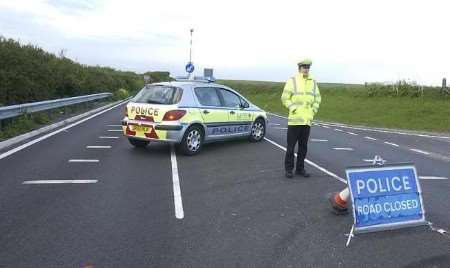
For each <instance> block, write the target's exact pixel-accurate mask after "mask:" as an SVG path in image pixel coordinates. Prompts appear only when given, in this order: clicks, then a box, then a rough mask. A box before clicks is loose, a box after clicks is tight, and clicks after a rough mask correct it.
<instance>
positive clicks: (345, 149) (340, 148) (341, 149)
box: [333, 147, 353, 151]
mask: <svg viewBox="0 0 450 268" xmlns="http://www.w3.org/2000/svg"><path fill="white" fill-rule="evenodd" d="M333 150H336V151H353V148H342V147H334V148H333Z"/></svg>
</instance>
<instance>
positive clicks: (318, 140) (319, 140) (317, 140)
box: [311, 139, 328, 142]
mask: <svg viewBox="0 0 450 268" xmlns="http://www.w3.org/2000/svg"><path fill="white" fill-rule="evenodd" d="M311 141H316V142H326V141H328V140H322V139H311Z"/></svg>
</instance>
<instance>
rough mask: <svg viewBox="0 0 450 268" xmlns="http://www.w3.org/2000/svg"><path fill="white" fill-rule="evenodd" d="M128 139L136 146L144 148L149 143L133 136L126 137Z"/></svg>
mask: <svg viewBox="0 0 450 268" xmlns="http://www.w3.org/2000/svg"><path fill="white" fill-rule="evenodd" d="M128 141H129V142H130V143H131V145H133V146H134V147H136V148H145V147H147V145H148V144H149V143H150V142H149V141H144V140H138V139H133V138H128Z"/></svg>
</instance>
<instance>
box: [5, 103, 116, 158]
mask: <svg viewBox="0 0 450 268" xmlns="http://www.w3.org/2000/svg"><path fill="white" fill-rule="evenodd" d="M124 102H125V101H124ZM124 102H121V103H118V104H117V105H114V106H112V107H110V108H108V109H105V110H103V111H100V112H98V113H96V114H93V115H91V116H89V117H86V118H84V119H81V120H80V121H78V122H75V123H73V124H70V125H68V126H65V127H63V128H60V129H58V130H56V131H53V132H50V133H48V134H46V135H44V136H42V137H39V138H37V139H34V140H31V141H29V142H27V143H25V144H22V145H20V146H18V147H16V148H14V149H11V150H9V151H6V152H4V153H2V154H0V159H3V158H5V157H8V156H10V155H12V154H14V153H17V152H18V151H21V150H23V149H25V148H27V147H29V146H31V145H33V144H35V143H38V142H40V141H42V140H45V139H47V138H49V137H51V136H53V135H56V134H58V133H60V132H63V131H65V130H67V129H69V128H72V127H74V126H77V125H79V124H81V123H83V122H86V121H87V120H89V119H92V118H94V117H96V116H99V115H101V114H103V113H106V112H108V111H110V110H112V109H114V108H116V107H118V106H120V105H122V104H123V103H124Z"/></svg>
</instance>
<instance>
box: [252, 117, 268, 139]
mask: <svg viewBox="0 0 450 268" xmlns="http://www.w3.org/2000/svg"><path fill="white" fill-rule="evenodd" d="M265 135H266V122H264V120H263V119H261V118H258V119H256V120H255V122H253V124H252V128H251V132H250V137H249V139H250V141H251V142H258V141H262V140H263V139H264V136H265Z"/></svg>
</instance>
